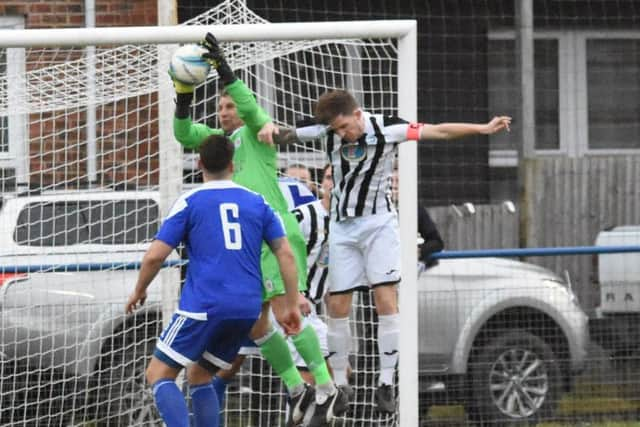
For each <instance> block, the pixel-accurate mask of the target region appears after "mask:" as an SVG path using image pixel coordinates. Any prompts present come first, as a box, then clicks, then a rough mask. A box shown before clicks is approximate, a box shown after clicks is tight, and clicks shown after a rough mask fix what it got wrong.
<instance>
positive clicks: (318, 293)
mask: <svg viewBox="0 0 640 427" xmlns="http://www.w3.org/2000/svg"><path fill="white" fill-rule="evenodd" d="M292 212H293V214H294V215H295V216H296V219H297V220H298V223H299V224H300V230H301V231H302V235H303V236H304V238H305V240H306V241H307V298H309V300H311V301H312V302H314V303H316V304H317V303H319V302H321V301H322V298H323V297H324V294H325V293H326V292H327V289H328V287H329V286H328V284H329V283H328V282H329V278H328V276H329V269H328V268H327V266H328V265H329V212H327V210H326V209H325V208H324V206H322V200H316V201H314V202H311V203H306V204H304V205H300V206H298V207H297V208H296V209H294V210H293V211H292Z"/></svg>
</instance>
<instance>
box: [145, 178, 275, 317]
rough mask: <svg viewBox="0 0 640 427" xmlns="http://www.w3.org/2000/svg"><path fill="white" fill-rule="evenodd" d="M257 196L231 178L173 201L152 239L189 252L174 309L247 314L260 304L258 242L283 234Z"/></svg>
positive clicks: (205, 186) (218, 314)
mask: <svg viewBox="0 0 640 427" xmlns="http://www.w3.org/2000/svg"><path fill="white" fill-rule="evenodd" d="M284 236H285V233H284V229H283V227H282V223H281V221H280V218H279V217H278V216H277V215H276V214H275V212H274V211H273V210H272V209H271V207H270V206H269V205H268V204H267V202H265V200H264V199H263V198H262V196H261V195H259V194H257V193H254V192H252V191H250V190H247V189H246V188H244V187H241V186H239V185H237V184H235V183H233V182H231V181H209V182H207V183H205V184H203V185H201V186H200V187H198V188H196V189H194V190H192V191H189V192H187V193H185V194H183V195H182V196H180V198H178V200H177V201H176V202H175V204H174V205H173V207H172V208H171V212H169V215H168V216H167V218H166V219H165V221H164V223H163V224H162V226H161V227H160V230H159V231H158V234H157V235H156V239H158V240H161V241H163V242H165V243H166V244H168V245H169V246H172V247H174V248H175V247H176V246H178V245H179V244H180V242H184V243H185V246H186V250H187V254H188V256H189V265H188V267H187V277H186V280H185V284H184V287H183V289H182V295H181V297H180V305H179V309H180V310H181V311H183V312H185V313H192V314H196V313H205V312H206V313H211V314H216V316H218V317H220V316H222V317H224V316H225V313H227V314H229V315H231V314H232V313H233V314H234V315H238V316H239V317H242V315H248V314H250V313H249V311H250V312H251V313H254V312H255V309H256V307H257V308H258V310H259V307H260V305H261V302H262V274H261V270H260V251H261V247H262V242H263V241H266V242H269V241H271V240H274V239H277V238H280V237H284Z"/></svg>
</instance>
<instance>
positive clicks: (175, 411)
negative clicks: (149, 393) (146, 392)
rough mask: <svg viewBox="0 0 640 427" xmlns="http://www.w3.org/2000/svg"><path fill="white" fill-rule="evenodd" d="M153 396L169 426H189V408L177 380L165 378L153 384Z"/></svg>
mask: <svg viewBox="0 0 640 427" xmlns="http://www.w3.org/2000/svg"><path fill="white" fill-rule="evenodd" d="M153 396H154V397H155V400H156V406H158V411H159V412H160V416H162V419H163V420H164V422H165V424H166V425H167V427H189V409H187V402H186V401H185V400H184V396H183V395H182V392H181V391H180V389H179V388H178V385H177V384H176V382H175V381H174V380H172V379H169V378H163V379H160V380H158V381H156V382H155V384H153Z"/></svg>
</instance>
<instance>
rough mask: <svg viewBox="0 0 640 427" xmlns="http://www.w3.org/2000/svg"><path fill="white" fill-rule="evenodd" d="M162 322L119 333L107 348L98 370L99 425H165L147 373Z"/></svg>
mask: <svg viewBox="0 0 640 427" xmlns="http://www.w3.org/2000/svg"><path fill="white" fill-rule="evenodd" d="M161 326H162V325H161V324H160V322H159V321H157V320H155V319H153V320H151V321H150V320H149V319H147V320H146V321H145V323H144V325H143V326H141V327H138V328H135V329H132V328H128V330H125V331H122V330H120V331H117V332H116V333H115V334H114V336H113V338H112V340H111V341H110V342H109V343H107V345H105V346H104V348H103V357H102V359H101V361H100V366H99V370H98V385H99V386H98V392H97V394H98V396H97V408H96V417H95V425H97V426H134V425H145V426H155V425H162V419H161V418H160V415H159V414H158V412H157V410H156V406H155V403H154V399H153V394H152V392H151V389H150V388H149V387H148V386H147V384H146V379H145V370H146V367H147V364H148V363H149V359H150V358H151V355H152V354H153V350H154V348H155V343H156V339H157V337H158V335H159V334H160V331H161Z"/></svg>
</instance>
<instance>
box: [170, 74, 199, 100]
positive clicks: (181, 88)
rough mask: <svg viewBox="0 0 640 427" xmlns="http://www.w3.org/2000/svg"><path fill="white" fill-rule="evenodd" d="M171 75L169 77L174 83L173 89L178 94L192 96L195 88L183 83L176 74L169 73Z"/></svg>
mask: <svg viewBox="0 0 640 427" xmlns="http://www.w3.org/2000/svg"><path fill="white" fill-rule="evenodd" d="M168 73H169V77H171V81H172V82H173V87H174V89H175V90H176V93H178V94H181V93H190V94H192V93H193V91H194V89H195V86H193V85H190V84H188V83H183V82H181V81H180V80H178V78H177V77H176V76H175V74H173V71H172V70H169V71H168Z"/></svg>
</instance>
